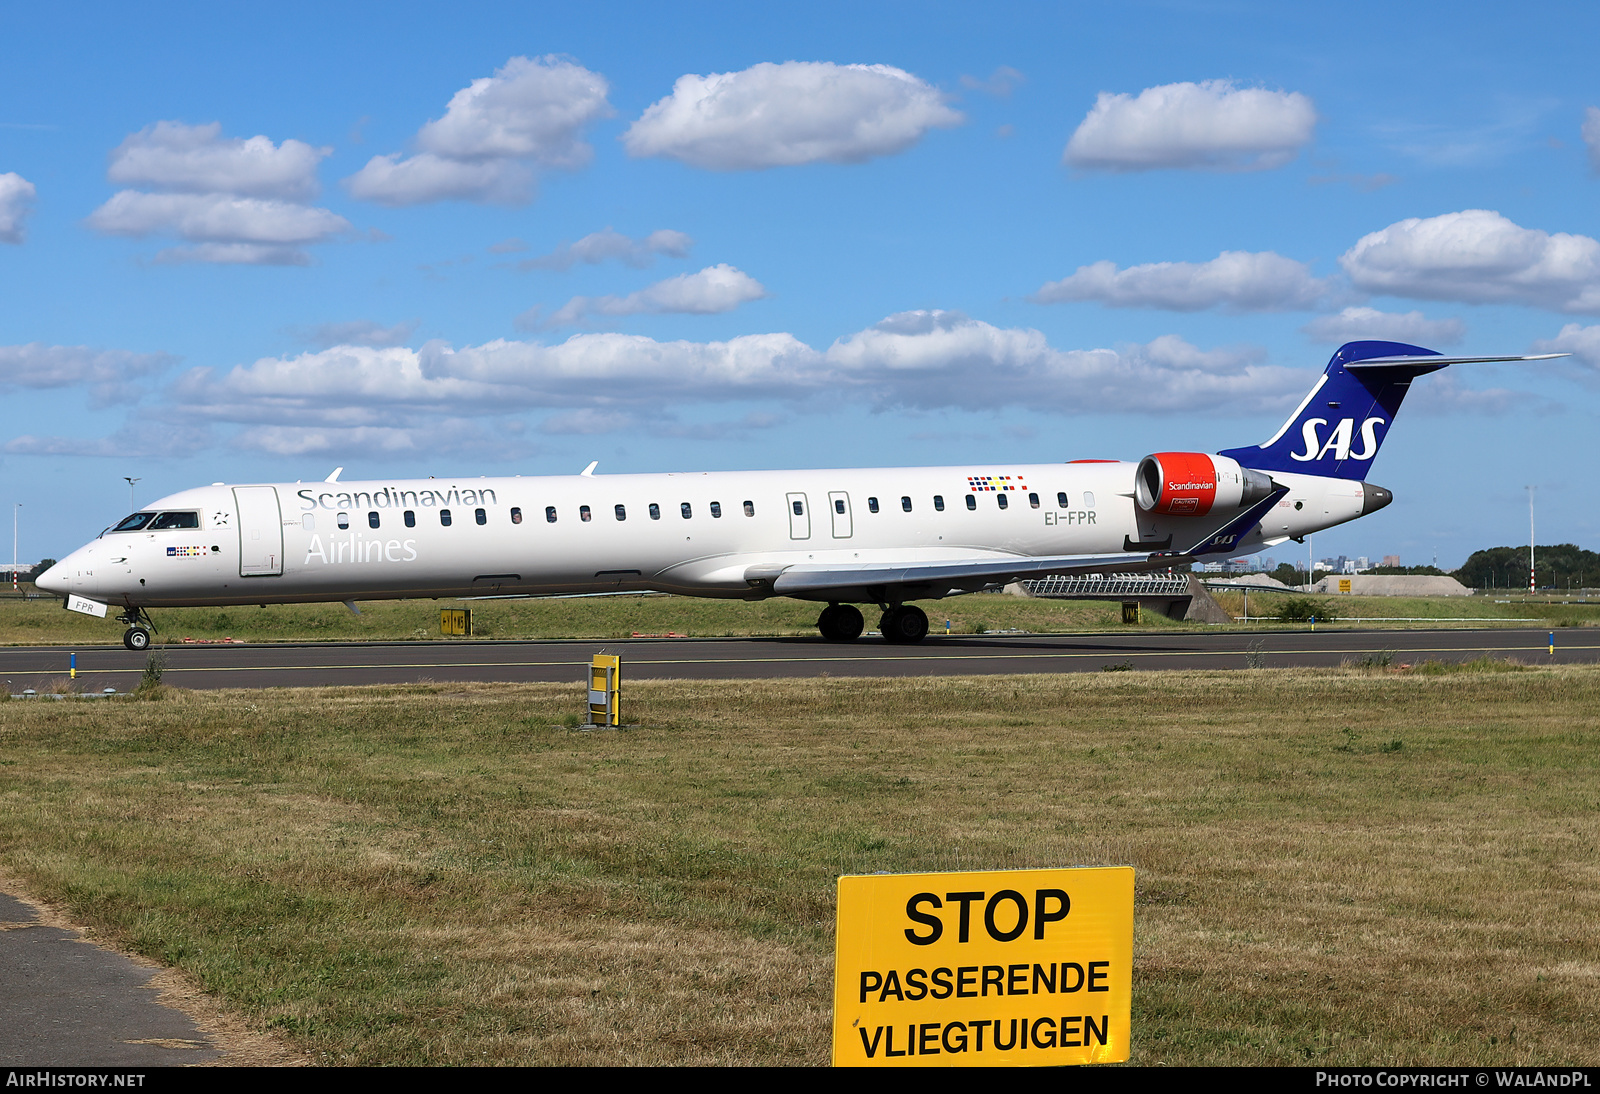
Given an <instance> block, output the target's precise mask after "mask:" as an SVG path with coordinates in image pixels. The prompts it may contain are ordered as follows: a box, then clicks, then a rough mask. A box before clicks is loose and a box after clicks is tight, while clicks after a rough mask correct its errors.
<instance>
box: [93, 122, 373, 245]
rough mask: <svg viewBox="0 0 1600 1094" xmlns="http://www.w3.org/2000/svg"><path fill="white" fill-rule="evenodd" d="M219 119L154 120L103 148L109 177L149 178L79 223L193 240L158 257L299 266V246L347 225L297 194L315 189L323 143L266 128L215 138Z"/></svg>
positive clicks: (327, 236)
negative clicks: (273, 135)
mask: <svg viewBox="0 0 1600 1094" xmlns="http://www.w3.org/2000/svg"><path fill="white" fill-rule="evenodd" d="M221 134H222V127H221V125H220V124H211V125H199V126H188V125H184V124H182V123H180V122H165V121H164V122H157V123H156V124H155V125H153V126H150V127H148V128H146V129H142V130H140V131H139V132H137V133H134V134H132V135H130V136H129V137H128V138H127V139H126V140H124V141H123V142H122V144H121V145H119V146H118V147H117V148H116V149H115V150H114V151H113V152H112V153H111V166H110V169H109V171H108V174H109V175H110V177H111V179H112V181H114V182H128V183H135V184H138V185H143V186H150V187H154V188H156V190H155V192H151V191H147V190H119V191H118V192H117V193H115V194H113V195H112V196H111V199H110V200H109V201H107V202H106V203H105V204H104V205H102V206H100V208H98V209H96V210H95V211H94V212H93V213H91V214H89V217H88V218H87V220H85V223H86V224H87V225H88V226H89V227H90V228H93V229H94V230H96V231H98V232H103V233H105V234H107V235H121V236H132V237H135V238H142V237H145V236H151V235H173V236H178V237H179V238H181V239H183V240H185V241H187V242H189V243H191V244H193V246H189V247H175V248H169V249H167V250H164V251H161V252H160V253H158V254H157V255H156V259H157V261H159V262H209V263H218V264H245V265H260V266H303V265H306V264H307V263H309V262H310V261H311V256H310V255H309V254H308V253H307V252H306V251H305V250H304V247H305V246H306V245H308V244H312V243H321V242H323V241H325V240H328V239H330V238H332V237H334V236H337V235H340V234H343V233H345V232H348V231H350V230H351V226H350V222H349V221H347V220H346V219H345V218H344V217H342V216H339V215H338V214H337V213H333V212H330V211H329V210H327V209H321V208H317V207H315V206H311V205H307V204H304V202H303V201H302V200H301V199H307V198H310V197H311V196H312V195H314V194H315V193H316V190H317V179H316V167H317V163H318V162H319V161H320V160H321V159H322V157H323V156H325V155H327V152H328V150H327V149H315V148H312V147H311V146H310V145H307V144H303V143H301V142H300V141H294V140H286V141H284V142H283V144H282V145H274V144H273V143H272V142H271V141H270V140H268V139H267V138H266V137H251V138H250V139H249V140H239V139H224V138H223V137H222V135H221Z"/></svg>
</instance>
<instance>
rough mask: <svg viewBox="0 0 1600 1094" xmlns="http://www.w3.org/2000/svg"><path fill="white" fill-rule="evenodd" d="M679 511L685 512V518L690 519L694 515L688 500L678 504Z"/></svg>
mask: <svg viewBox="0 0 1600 1094" xmlns="http://www.w3.org/2000/svg"><path fill="white" fill-rule="evenodd" d="M678 512H679V513H681V514H683V519H684V520H688V519H689V518H690V517H692V516H694V510H693V509H691V508H689V503H688V502H684V503H683V504H682V505H680V506H678Z"/></svg>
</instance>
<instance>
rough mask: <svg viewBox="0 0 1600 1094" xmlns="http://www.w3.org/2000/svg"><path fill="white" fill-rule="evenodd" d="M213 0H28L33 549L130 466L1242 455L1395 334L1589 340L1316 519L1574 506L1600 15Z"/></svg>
mask: <svg viewBox="0 0 1600 1094" xmlns="http://www.w3.org/2000/svg"><path fill="white" fill-rule="evenodd" d="M220 7H221V6H218V5H190V6H182V5H167V6H164V7H162V8H161V9H159V10H157V11H154V12H151V11H145V10H136V9H131V8H128V7H126V6H121V5H117V6H113V5H74V6H44V7H35V6H23V5H20V4H7V5H6V10H5V25H6V27H7V33H6V34H5V35H4V37H3V39H0V392H3V393H4V401H3V404H0V407H3V410H0V482H3V483H4V486H5V490H4V495H5V500H7V501H8V502H9V503H10V505H12V506H14V505H15V504H16V503H17V502H20V503H22V510H21V527H22V546H21V554H22V556H23V558H24V559H25V560H26V559H36V558H38V557H40V556H45V555H48V556H53V557H60V556H61V555H62V554H64V553H65V552H66V551H68V550H70V549H71V548H72V547H74V546H76V545H77V544H78V543H80V542H82V541H83V540H85V539H87V538H89V537H91V536H93V535H94V534H95V533H96V532H98V531H99V530H100V528H102V527H103V526H105V525H106V524H107V523H109V522H111V521H112V520H114V519H116V518H117V517H119V516H120V515H122V514H123V513H124V512H126V511H127V507H128V490H127V484H126V483H125V482H123V476H134V477H138V478H139V479H140V480H141V481H140V482H139V484H138V486H137V489H136V494H135V496H136V499H137V501H138V502H139V503H143V502H145V501H148V500H151V499H153V498H155V497H158V496H160V495H162V494H165V493H169V492H171V491H174V490H178V489H182V488H184V487H187V486H192V485H196V484H199V483H204V482H210V481H216V480H227V481H281V480H291V479H297V478H304V479H320V478H322V477H323V476H324V475H326V474H327V473H328V472H329V471H330V470H331V469H332V468H333V467H334V466H336V465H344V466H345V467H346V469H347V470H346V472H345V477H346V478H356V477H361V478H377V477H387V476H401V475H427V474H438V475H457V476H459V475H463V474H474V475H475V474H491V475H498V474H565V473H574V472H576V471H578V470H580V469H581V468H582V467H583V466H584V465H585V464H587V463H588V462H589V461H590V460H599V461H600V469H599V470H600V473H601V474H605V473H607V472H611V473H620V472H629V471H655V470H707V469H727V468H745V467H757V468H766V467H813V466H821V467H827V466H863V465H880V464H882V465H896V464H928V463H951V464H961V465H969V464H970V465H972V466H974V467H976V466H979V465H985V466H986V465H990V464H995V465H998V464H1000V463H1004V462H1016V461H1027V462H1050V461H1056V460H1068V459H1075V458H1085V457H1116V458H1123V459H1130V460H1137V459H1138V458H1140V457H1141V456H1143V455H1145V454H1146V453H1148V452H1151V451H1159V450H1170V449H1198V450H1203V451H1215V450H1217V449H1219V448H1222V447H1227V446H1232V445H1237V444H1243V443H1248V442H1251V441H1256V440H1261V439H1264V438H1265V437H1266V436H1268V435H1270V434H1271V433H1272V432H1273V431H1274V430H1275V429H1276V427H1277V426H1278V424H1279V423H1280V422H1281V421H1282V419H1283V417H1284V415H1285V414H1286V413H1287V412H1288V411H1289V410H1290V409H1292V408H1293V407H1294V405H1295V404H1296V403H1297V402H1298V401H1299V399H1300V397H1301V396H1302V395H1303V394H1304V392H1305V390H1306V389H1307V388H1308V387H1309V386H1310V384H1311V383H1312V382H1314V379H1315V376H1316V374H1317V372H1318V371H1319V370H1320V369H1321V367H1322V366H1323V365H1324V364H1325V363H1326V361H1327V358H1328V356H1329V355H1330V354H1331V352H1332V351H1333V350H1334V349H1335V348H1336V346H1337V345H1338V343H1339V342H1340V341H1343V340H1344V339H1345V338H1355V337H1371V336H1376V337H1399V338H1400V339H1401V340H1410V341H1416V342H1418V343H1419V344H1422V345H1427V346H1431V347H1432V348H1436V349H1440V350H1446V351H1455V352H1459V353H1463V354H1480V355H1482V354H1492V353H1525V352H1541V351H1542V352H1553V351H1566V352H1571V353H1573V355H1574V356H1572V357H1570V358H1567V359H1566V360H1564V361H1560V362H1554V363H1545V364H1538V365H1531V364H1530V365H1491V366H1462V367H1454V368H1452V369H1450V370H1448V371H1447V372H1445V373H1443V374H1439V375H1436V376H1432V377H1428V378H1426V379H1425V380H1423V381H1421V382H1420V383H1419V384H1418V386H1417V388H1416V389H1415V390H1414V392H1413V394H1412V396H1411V399H1410V400H1409V401H1408V403H1407V406H1406V408H1405V410H1404V411H1402V414H1401V417H1400V420H1399V422H1398V423H1397V426H1396V428H1395V429H1394V430H1393V432H1392V434H1391V436H1390V438H1389V440H1388V442H1387V443H1386V445H1385V447H1384V450H1383V454H1382V455H1381V456H1380V457H1379V459H1378V461H1377V463H1376V465H1375V467H1374V470H1373V480H1374V481H1375V482H1377V483H1379V484H1381V485H1384V486H1386V487H1389V488H1391V489H1393V490H1394V491H1395V494H1396V497H1397V500H1396V502H1395V504H1394V505H1392V506H1391V507H1390V508H1389V509H1387V510H1385V511H1384V512H1382V513H1380V514H1377V515H1375V516H1373V517H1370V518H1367V519H1364V520H1362V521H1359V522H1357V523H1355V524H1353V525H1351V526H1349V527H1347V528H1343V529H1336V530H1334V531H1331V532H1328V533H1324V534H1323V535H1322V536H1319V537H1317V540H1316V544H1315V546H1316V549H1317V554H1318V556H1319V557H1320V556H1323V555H1328V554H1339V553H1344V554H1350V555H1357V554H1364V555H1369V556H1373V557H1376V556H1380V555H1385V554H1399V555H1401V556H1402V558H1403V560H1404V561H1405V562H1407V563H1420V562H1428V561H1431V560H1432V559H1433V558H1434V557H1435V556H1437V558H1438V560H1439V562H1440V563H1441V564H1442V565H1447V566H1453V565H1457V564H1459V563H1460V562H1461V561H1462V560H1463V559H1464V558H1465V557H1466V555H1467V554H1468V553H1469V552H1471V551H1472V550H1474V549H1476V548H1477V547H1481V546H1488V545H1491V544H1498V543H1506V542H1518V541H1521V540H1523V539H1525V538H1526V534H1527V492H1526V490H1525V489H1524V487H1525V486H1526V485H1530V484H1532V485H1536V486H1537V487H1538V494H1537V498H1538V513H1539V537H1538V538H1539V539H1540V541H1541V542H1558V541H1562V542H1564V541H1575V542H1578V543H1580V544H1583V545H1584V546H1590V547H1592V546H1593V545H1594V541H1595V539H1596V536H1595V532H1596V527H1597V520H1600V518H1597V517H1596V516H1595V510H1594V506H1593V505H1592V504H1591V503H1590V496H1589V495H1590V491H1589V490H1588V488H1587V487H1586V485H1585V483H1586V481H1587V479H1588V475H1589V473H1590V471H1589V469H1590V466H1591V465H1592V464H1593V462H1594V457H1595V453H1596V448H1597V446H1596V442H1595V411H1596V408H1597V403H1600V242H1597V238H1600V215H1597V210H1600V205H1597V199H1600V177H1597V169H1600V85H1597V81H1596V78H1595V76H1594V64H1593V52H1594V50H1593V43H1594V42H1595V41H1597V40H1600V34H1597V31H1600V26H1597V24H1600V13H1597V12H1596V9H1594V8H1593V7H1592V6H1589V5H1578V4H1524V5H1517V6H1512V7H1508V6H1506V5H1488V4H1460V3H1456V4H1449V5H1444V4H1413V5H1388V4H1346V5H1322V6H1311V5H1305V6H1296V7H1290V6H1286V5H1274V4H1255V3H1231V4H1229V3H1220V4H1206V3H1144V4H1138V3H1134V4H1122V5H1103V4H1093V5H1091V4H1084V5H1070V4H1049V5H991V6H984V7H982V8H980V7H979V6H976V5H938V4H917V5H912V4H870V3H852V4H813V5H807V6H805V7H804V8H803V9H800V8H782V9H779V8H776V7H774V9H773V10H771V11H763V10H762V9H760V8H752V7H750V6H748V5H732V4H725V5H717V4H704V5H693V6H688V7H681V6H679V7H670V8H669V7H668V6H665V5H647V4H638V5H630V4H621V5H615V4H613V5H605V4H596V5H583V6H556V5H527V4H519V5H509V4H507V5H497V4H472V5H463V6H460V7H452V8H449V9H446V8H443V7H438V6H424V5H405V4H382V5H354V4H351V5H343V6H339V7H336V8H332V9H330V8H329V7H328V6H326V5H297V4H282V3H280V4H273V5H270V6H260V7H255V8H248V7H242V8H227V9H226V10H219V8H220ZM1289 546H1290V548H1291V549H1290V550H1288V551H1282V550H1280V551H1279V552H1277V554H1278V555H1279V556H1280V557H1281V558H1291V557H1297V556H1298V555H1299V554H1300V553H1301V552H1302V550H1303V549H1301V548H1294V547H1293V546H1292V545H1289Z"/></svg>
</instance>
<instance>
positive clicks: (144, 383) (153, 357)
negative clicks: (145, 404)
mask: <svg viewBox="0 0 1600 1094" xmlns="http://www.w3.org/2000/svg"><path fill="white" fill-rule="evenodd" d="M175 360H176V358H174V357H171V356H169V355H167V354H165V353H131V352H129V351H127V350H104V349H92V348H90V347H89V346H51V345H46V344H45V343H43V342H29V343H27V344H26V345H20V346H0V390H3V389H5V388H7V387H13V388H17V387H23V388H33V389H46V388H64V387H84V388H87V389H88V392H89V403H90V405H91V406H97V407H101V406H114V405H118V404H126V403H136V402H138V401H139V400H141V399H142V398H144V396H145V394H146V393H147V390H148V386H149V385H148V382H149V381H150V380H151V379H152V378H154V377H155V376H156V375H157V374H158V373H161V372H162V371H164V370H165V369H167V368H168V367H169V366H170V365H172V364H173V363H174V361H175Z"/></svg>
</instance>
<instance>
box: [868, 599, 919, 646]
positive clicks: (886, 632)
mask: <svg viewBox="0 0 1600 1094" xmlns="http://www.w3.org/2000/svg"><path fill="white" fill-rule="evenodd" d="M878 630H879V631H880V632H882V634H883V640H884V641H885V642H893V643H895V644H896V645H899V646H914V645H916V644H917V643H918V642H921V641H922V640H923V639H924V638H926V637H927V636H928V616H927V614H926V613H925V612H923V610H922V609H921V608H918V607H916V606H915V605H913V604H895V605H890V606H889V608H888V609H886V610H885V611H884V613H883V618H882V619H880V620H879V621H878Z"/></svg>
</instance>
